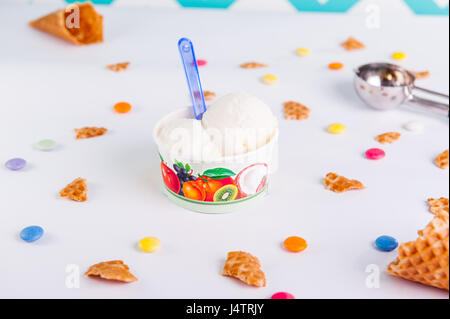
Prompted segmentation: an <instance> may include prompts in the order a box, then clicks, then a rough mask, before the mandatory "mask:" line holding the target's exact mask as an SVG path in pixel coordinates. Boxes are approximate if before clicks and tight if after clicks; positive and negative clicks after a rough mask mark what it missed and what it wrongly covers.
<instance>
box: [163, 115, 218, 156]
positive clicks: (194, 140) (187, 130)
mask: <svg viewBox="0 0 450 319" xmlns="http://www.w3.org/2000/svg"><path fill="white" fill-rule="evenodd" d="M157 136H158V144H159V145H160V147H163V148H166V149H167V151H168V152H169V153H170V154H171V155H172V157H174V158H176V157H181V158H190V159H193V160H215V159H217V158H220V157H221V156H222V146H221V145H220V144H219V143H215V142H214V141H213V139H212V138H211V137H210V136H209V135H208V133H207V131H206V130H205V129H204V128H203V126H202V123H201V122H200V121H197V120H195V119H187V118H179V119H172V120H170V121H168V122H167V123H165V125H162V126H161V128H160V129H159V131H158V133H157Z"/></svg>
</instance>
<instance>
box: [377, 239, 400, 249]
mask: <svg viewBox="0 0 450 319" xmlns="http://www.w3.org/2000/svg"><path fill="white" fill-rule="evenodd" d="M375 245H377V247H378V249H380V250H382V251H392V250H394V249H395V248H397V247H398V241H397V239H395V238H394V237H391V236H380V237H378V238H377V239H376V240H375Z"/></svg>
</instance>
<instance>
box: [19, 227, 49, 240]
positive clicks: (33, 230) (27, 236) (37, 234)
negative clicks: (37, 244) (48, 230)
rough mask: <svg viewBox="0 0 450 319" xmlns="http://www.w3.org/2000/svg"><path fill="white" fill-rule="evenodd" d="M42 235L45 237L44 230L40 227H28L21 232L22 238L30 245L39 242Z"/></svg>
mask: <svg viewBox="0 0 450 319" xmlns="http://www.w3.org/2000/svg"><path fill="white" fill-rule="evenodd" d="M42 235H44V229H42V227H40V226H28V227H26V228H24V229H23V230H22V231H21V232H20V238H22V239H23V240H24V241H26V242H28V243H31V242H33V241H36V240H38V239H39V238H41V237H42Z"/></svg>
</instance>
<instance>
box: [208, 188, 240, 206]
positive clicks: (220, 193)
mask: <svg viewBox="0 0 450 319" xmlns="http://www.w3.org/2000/svg"><path fill="white" fill-rule="evenodd" d="M238 193H239V190H238V188H237V187H236V186H235V185H225V186H223V187H221V188H219V189H218V190H217V191H216V192H215V193H214V201H215V202H230V201H232V200H235V199H236V197H237V195H238Z"/></svg>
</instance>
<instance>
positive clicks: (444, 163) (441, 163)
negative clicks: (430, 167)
mask: <svg viewBox="0 0 450 319" xmlns="http://www.w3.org/2000/svg"><path fill="white" fill-rule="evenodd" d="M436 165H437V166H438V167H439V168H442V169H448V150H446V151H445V152H444V153H441V154H439V155H438V157H436Z"/></svg>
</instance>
